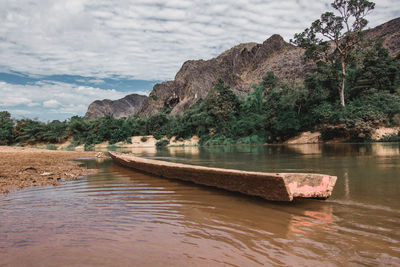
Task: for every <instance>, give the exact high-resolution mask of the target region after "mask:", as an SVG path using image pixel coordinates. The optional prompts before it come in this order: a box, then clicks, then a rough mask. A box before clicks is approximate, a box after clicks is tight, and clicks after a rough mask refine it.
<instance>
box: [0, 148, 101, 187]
mask: <svg viewBox="0 0 400 267" xmlns="http://www.w3.org/2000/svg"><path fill="white" fill-rule="evenodd" d="M95 155H96V153H95V152H74V151H53V150H43V149H34V148H23V147H6V146H0V194H5V193H8V192H9V191H11V190H15V189H21V188H24V187H28V186H37V185H41V186H44V185H58V184H59V181H60V180H71V179H76V178H78V177H80V176H84V175H88V174H92V173H95V172H96V170H89V169H86V168H84V167H79V162H77V161H72V160H71V159H76V158H87V157H94V156H95Z"/></svg>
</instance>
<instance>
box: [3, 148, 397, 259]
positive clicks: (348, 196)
mask: <svg viewBox="0 0 400 267" xmlns="http://www.w3.org/2000/svg"><path fill="white" fill-rule="evenodd" d="M130 152H133V153H135V154H136V155H141V156H146V157H152V158H157V159H161V160H167V161H174V162H182V163H188V164H198V165H204V166H215V167H224V168H232V169H242V170H252V171H266V172H313V173H325V174H330V175H336V176H338V182H337V184H336V187H335V189H334V191H333V195H332V197H331V198H330V199H328V200H326V201H319V200H297V201H295V203H289V204H288V203H275V202H268V201H265V200H262V199H259V198H255V197H248V196H244V195H241V194H236V193H230V192H225V191H223V190H218V189H214V188H208V187H205V186H199V185H194V184H191V183H187V182H180V181H175V180H168V179H162V178H158V177H154V176H151V175H146V174H143V173H139V172H135V171H132V170H129V169H126V168H123V167H120V166H118V165H115V164H113V163H112V161H110V160H104V161H99V160H97V161H96V160H85V161H83V164H85V165H87V166H88V167H89V168H98V169H99V170H100V171H99V173H98V174H96V175H92V176H88V177H85V178H83V179H80V180H77V181H69V182H65V183H63V184H62V185H61V186H58V187H32V188H27V189H24V190H20V191H16V192H12V193H10V194H8V195H6V196H0V266H261V265H267V266H268V265H270V266H349V265H350V266H400V144H362V145H360V144H354V145H352V144H335V145H333V144H332V145H293V146H231V147H214V148H197V147H191V148H188V147H187V148H170V149H168V150H162V151H156V150H154V149H152V148H149V149H140V150H138V149H136V150H131V151H130Z"/></svg>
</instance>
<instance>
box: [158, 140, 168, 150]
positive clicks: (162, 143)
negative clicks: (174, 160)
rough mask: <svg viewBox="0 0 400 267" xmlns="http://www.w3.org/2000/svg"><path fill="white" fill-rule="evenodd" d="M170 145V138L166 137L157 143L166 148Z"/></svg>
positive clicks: (159, 146)
mask: <svg viewBox="0 0 400 267" xmlns="http://www.w3.org/2000/svg"><path fill="white" fill-rule="evenodd" d="M168 145H169V140H166V139H163V140H160V141H158V142H157V143H156V147H157V148H164V147H167V146H168Z"/></svg>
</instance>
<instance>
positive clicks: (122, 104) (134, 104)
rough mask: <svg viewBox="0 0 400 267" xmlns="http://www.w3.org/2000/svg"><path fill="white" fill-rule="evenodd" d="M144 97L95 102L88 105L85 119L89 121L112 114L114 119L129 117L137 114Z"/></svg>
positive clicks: (129, 96)
mask: <svg viewBox="0 0 400 267" xmlns="http://www.w3.org/2000/svg"><path fill="white" fill-rule="evenodd" d="M146 98H147V96H144V95H138V94H131V95H127V96H125V97H124V98H121V99H118V100H109V99H104V100H96V101H94V102H93V103H92V104H90V105H89V108H88V110H87V112H86V115H85V117H86V118H89V119H95V118H101V117H104V116H105V115H108V114H112V115H113V116H114V117H115V118H117V119H118V118H123V117H129V116H132V115H134V114H136V113H137V111H138V110H139V108H140V106H141V105H142V103H143V101H144V100H145V99H146Z"/></svg>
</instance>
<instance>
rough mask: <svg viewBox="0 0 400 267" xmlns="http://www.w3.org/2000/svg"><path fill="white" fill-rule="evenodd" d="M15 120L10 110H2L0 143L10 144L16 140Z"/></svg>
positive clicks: (0, 113) (0, 114)
mask: <svg viewBox="0 0 400 267" xmlns="http://www.w3.org/2000/svg"><path fill="white" fill-rule="evenodd" d="M13 127H14V122H13V120H12V119H11V114H10V113H9V112H8V111H1V112H0V145H10V144H12V143H13V141H14V134H13Z"/></svg>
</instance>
